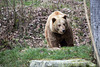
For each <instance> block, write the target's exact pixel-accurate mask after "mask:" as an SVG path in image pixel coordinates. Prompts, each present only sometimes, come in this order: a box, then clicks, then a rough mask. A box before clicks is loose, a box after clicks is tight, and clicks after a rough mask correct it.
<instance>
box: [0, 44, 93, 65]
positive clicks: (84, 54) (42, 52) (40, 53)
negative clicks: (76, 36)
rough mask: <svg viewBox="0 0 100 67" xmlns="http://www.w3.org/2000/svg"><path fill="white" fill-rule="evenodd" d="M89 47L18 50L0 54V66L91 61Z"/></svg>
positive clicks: (18, 48) (17, 48)
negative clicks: (79, 60)
mask: <svg viewBox="0 0 100 67" xmlns="http://www.w3.org/2000/svg"><path fill="white" fill-rule="evenodd" d="M91 51H92V50H91V46H86V45H83V46H79V47H77V46H74V47H63V48H61V49H60V50H48V49H46V48H37V49H36V48H20V47H16V48H14V49H12V50H5V51H2V52H0V64H2V65H3V66H4V67H20V66H24V67H27V66H28V64H29V61H30V60H41V59H46V60H50V59H51V60H54V59H55V60H58V59H61V60H62V59H70V58H84V59H87V60H92V59H93V58H92V56H90V55H91V53H92V52H91Z"/></svg>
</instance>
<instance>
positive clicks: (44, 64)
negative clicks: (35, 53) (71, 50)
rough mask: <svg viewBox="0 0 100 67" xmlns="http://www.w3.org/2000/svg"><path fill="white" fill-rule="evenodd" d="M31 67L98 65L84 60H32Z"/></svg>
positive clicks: (90, 66) (85, 66) (89, 66)
mask: <svg viewBox="0 0 100 67" xmlns="http://www.w3.org/2000/svg"><path fill="white" fill-rule="evenodd" d="M30 67H96V64H94V63H92V62H90V61H87V60H84V59H70V60H32V61H31V62H30Z"/></svg>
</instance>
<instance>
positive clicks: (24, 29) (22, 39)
mask: <svg viewBox="0 0 100 67" xmlns="http://www.w3.org/2000/svg"><path fill="white" fill-rule="evenodd" d="M34 3H35V5H34V4H33V5H31V4H32V2H31V1H26V2H24V4H25V7H24V9H23V11H24V12H22V10H21V9H22V7H20V5H16V11H17V12H16V19H15V21H14V17H13V13H12V10H10V9H11V8H10V7H9V14H10V15H11V16H10V19H8V20H7V16H5V15H7V14H8V13H7V12H6V11H5V10H6V8H4V7H2V9H1V14H2V16H1V19H0V25H1V26H0V29H1V31H0V37H1V38H0V40H1V41H0V44H1V45H3V46H2V47H8V44H9V47H11V48H12V47H15V46H16V45H19V46H25V45H29V46H30V47H48V46H47V43H46V40H45V38H44V27H45V24H46V20H47V18H48V16H49V15H50V14H51V13H52V12H54V11H55V10H59V11H61V12H63V13H65V14H67V15H68V19H69V21H70V24H71V27H72V29H73V34H74V44H75V45H76V46H79V45H89V44H91V40H90V35H89V30H88V25H87V22H86V18H85V12H84V4H83V1H82V0H67V1H65V2H63V1H60V4H59V2H58V1H56V0H54V1H53V2H48V3H46V2H37V1H34ZM66 3H67V4H66ZM58 4H59V6H57V5H58ZM29 5H31V6H29ZM9 6H11V4H10V5H9ZM87 6H88V7H89V1H88V0H87ZM88 12H89V9H88ZM2 17H4V18H2ZM14 22H15V23H14ZM4 44H5V45H6V46H4ZM2 47H1V48H2ZM1 48H0V49H1Z"/></svg>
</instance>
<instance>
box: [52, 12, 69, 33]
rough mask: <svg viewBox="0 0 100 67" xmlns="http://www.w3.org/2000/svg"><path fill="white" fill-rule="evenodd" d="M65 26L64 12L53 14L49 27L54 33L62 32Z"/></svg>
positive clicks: (64, 30)
mask: <svg viewBox="0 0 100 67" xmlns="http://www.w3.org/2000/svg"><path fill="white" fill-rule="evenodd" d="M67 27H68V23H67V16H66V15H65V14H63V15H57V16H54V17H52V18H51V20H50V29H51V31H52V32H54V33H58V34H64V33H65V32H66V28H67Z"/></svg>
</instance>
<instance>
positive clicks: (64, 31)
mask: <svg viewBox="0 0 100 67" xmlns="http://www.w3.org/2000/svg"><path fill="white" fill-rule="evenodd" d="M45 38H46V40H47V43H48V45H49V47H64V46H74V44H73V33H72V28H71V27H70V25H69V23H68V22H67V15H66V14H64V13H62V12H60V11H55V12H53V13H52V14H51V15H50V16H49V17H48V19H47V23H46V26H45Z"/></svg>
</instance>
